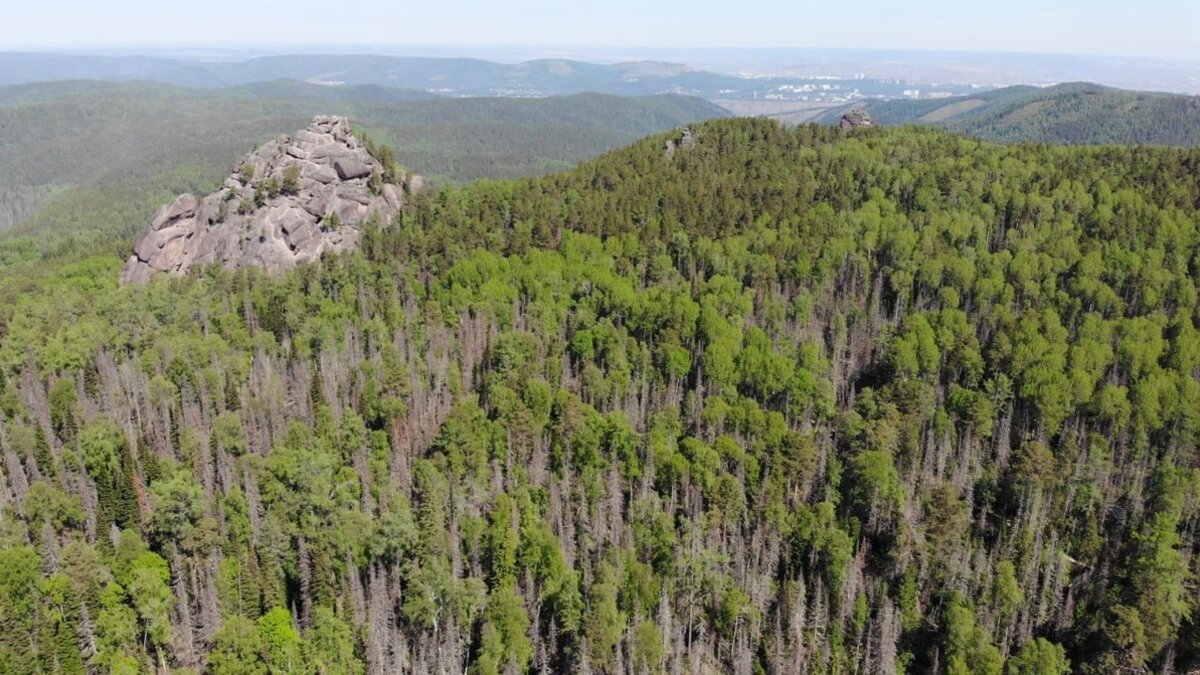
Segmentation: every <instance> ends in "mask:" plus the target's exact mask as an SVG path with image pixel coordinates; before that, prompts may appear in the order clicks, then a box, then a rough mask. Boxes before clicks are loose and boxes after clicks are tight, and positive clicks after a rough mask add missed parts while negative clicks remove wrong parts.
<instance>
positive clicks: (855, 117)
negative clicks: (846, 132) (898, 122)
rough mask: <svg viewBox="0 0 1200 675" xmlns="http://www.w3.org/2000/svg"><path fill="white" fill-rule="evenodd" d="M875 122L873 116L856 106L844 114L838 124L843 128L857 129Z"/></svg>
mask: <svg viewBox="0 0 1200 675" xmlns="http://www.w3.org/2000/svg"><path fill="white" fill-rule="evenodd" d="M873 124H874V122H872V121H871V116H870V115H868V114H867V111H866V110H863V109H862V108H855V109H854V110H851V111H850V112H848V113H846V114H845V115H842V120H841V121H840V122H838V126H839V127H841V128H843V129H857V128H858V127H869V126H872V125H873Z"/></svg>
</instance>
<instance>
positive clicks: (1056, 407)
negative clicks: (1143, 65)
mask: <svg viewBox="0 0 1200 675" xmlns="http://www.w3.org/2000/svg"><path fill="white" fill-rule="evenodd" d="M691 130H692V133H693V137H694V143H693V145H692V146H691V147H689V148H684V147H683V146H678V147H677V148H676V150H675V152H674V153H673V154H669V155H668V154H667V153H664V151H663V148H664V143H665V141H666V140H667V137H665V136H659V137H655V138H651V139H648V140H646V141H645V142H643V143H639V144H638V145H635V146H634V147H632V148H630V149H628V150H626V151H623V152H620V153H617V154H614V155H611V156H606V157H602V158H600V159H597V160H595V161H593V162H589V163H587V164H584V165H582V166H581V167H579V168H578V169H576V170H574V171H572V172H569V173H565V174H561V175H556V176H548V177H544V178H539V179H531V180H523V181H502V182H486V183H479V184H476V185H472V186H469V187H466V188H462V189H452V190H444V191H435V192H430V193H427V194H423V195H416V196H413V197H412V198H411V200H410V203H409V204H408V206H407V207H406V209H405V211H404V213H403V215H402V217H401V218H399V219H397V221H396V222H394V223H391V224H388V225H386V226H372V227H371V228H368V229H367V230H366V231H364V232H363V247H362V250H360V251H357V252H351V253H347V254H344V255H340V256H329V257H327V259H324V260H322V261H319V262H317V263H314V264H312V265H307V266H304V267H302V268H300V269H296V270H294V271H291V272H287V273H283V274H278V275H267V274H265V273H262V272H261V271H259V270H241V271H236V272H231V271H225V270H216V269H214V270H207V271H205V272H203V273H199V274H194V275H191V276H188V277H186V278H182V279H163V280H158V281H155V282H153V283H150V284H147V285H145V286H140V287H129V288H122V287H118V286H117V285H116V284H115V282H113V278H115V274H116V267H117V264H118V262H119V261H117V260H115V259H114V260H108V261H107V262H106V261H103V260H101V259H100V257H92V258H84V259H75V260H73V261H72V260H68V259H64V260H63V261H61V262H60V263H55V264H48V265H47V267H46V269H44V270H40V271H39V272H38V275H34V276H32V277H30V278H25V276H26V275H25V271H24V270H17V269H14V270H10V271H0V294H3V293H11V294H12V295H8V296H5V297H12V298H14V301H13V302H11V303H6V304H5V303H0V382H2V385H0V416H2V419H0V445H3V452H2V453H0V455H2V457H0V467H2V468H0V471H2V472H3V473H2V474H0V476H2V477H0V482H2V485H0V499H3V500H6V501H4V503H5V505H6V506H5V511H4V513H3V514H0V554H2V555H0V568H2V569H4V570H5V571H8V570H10V569H11V570H12V572H11V573H10V574H7V575H0V577H3V579H0V586H3V589H0V602H2V603H4V605H3V606H2V607H0V610H3V611H0V622H7V623H4V625H3V629H4V630H3V631H2V632H0V642H3V645H0V646H2V647H3V649H5V650H7V651H5V652H4V656H3V658H6V659H8V661H7V662H5V663H4V666H5V667H6V668H9V669H13V668H17V669H18V670H17V671H16V672H21V671H20V670H19V668H23V667H25V666H24V665H23V664H26V663H29V664H36V665H33V666H29V667H28V668H27V669H31V670H36V669H37V668H43V670H51V668H49V667H43V665H42V664H47V663H56V662H57V663H60V664H68V665H65V666H63V668H62V669H63V670H65V669H67V668H68V667H70V668H74V667H75V666H76V665H79V664H80V663H82V661H83V660H84V658H85V657H84V654H87V655H88V656H87V657H86V658H87V660H88V663H86V664H83V666H82V667H85V668H92V669H95V670H98V671H114V672H144V671H148V670H153V669H162V668H164V667H165V668H170V667H174V666H185V665H186V666H188V667H198V668H207V669H209V670H211V671H213V672H250V673H254V672H315V673H321V672H328V673H332V672H349V673H363V672H373V671H374V670H381V671H393V670H413V671H419V672H424V671H430V672H435V671H438V670H447V671H449V670H454V671H456V672H458V671H459V670H460V669H465V670H467V671H468V672H494V673H503V672H526V671H534V670H538V671H546V672H576V671H581V670H584V669H590V670H593V671H597V672H616V671H620V670H623V669H627V668H633V669H636V670H637V671H639V672H673V671H680V672H688V671H691V670H697V669H709V670H713V671H719V672H725V671H730V672H743V671H746V672H792V671H794V670H805V671H812V672H824V671H831V672H854V671H857V672H874V671H875V670H884V669H886V668H887V667H890V665H895V666H896V667H903V668H904V669H906V671H907V672H925V671H935V670H940V671H943V672H972V673H976V672H978V673H998V672H1002V671H1003V670H1004V668H1007V669H1008V670H1009V671H1011V672H1042V671H1045V672H1065V669H1066V668H1067V667H1070V668H1071V669H1072V670H1073V671H1076V672H1095V673H1100V672H1117V671H1119V670H1120V669H1121V668H1125V669H1143V670H1171V671H1173V672H1187V671H1188V670H1189V669H1193V668H1194V667H1195V664H1197V663H1200V661H1197V659H1198V656H1197V653H1198V652H1197V650H1196V649H1195V646H1194V643H1195V642H1196V640H1195V635H1196V627H1195V604H1196V598H1195V593H1194V585H1195V584H1194V580H1195V578H1196V573H1197V562H1196V561H1197V560H1198V559H1200V558H1198V557H1197V555H1196V550H1195V541H1194V540H1195V537H1194V535H1193V530H1194V529H1195V528H1194V523H1195V522H1196V518H1197V515H1198V513H1200V511H1198V505H1200V478H1198V475H1200V474H1197V468H1196V457H1197V456H1200V455H1198V454H1197V452H1196V450H1197V440H1198V439H1200V433H1198V432H1200V413H1198V412H1197V411H1200V384H1198V382H1197V375H1198V373H1200V371H1198V370H1197V368H1198V367H1200V346H1198V345H1200V341H1197V336H1198V335H1200V331H1197V329H1196V327H1195V323H1196V320H1197V317H1198V316H1200V293H1198V292H1197V291H1196V284H1195V279H1194V277H1195V270H1196V269H1197V261H1196V260H1195V258H1196V256H1195V251H1196V250H1197V243H1198V242H1200V229H1198V228H1197V223H1200V220H1198V219H1197V218H1196V214H1197V211H1198V208H1200V207H1198V205H1200V201H1197V199H1196V195H1197V194H1200V183H1198V182H1197V174H1196V172H1195V171H1194V168H1195V166H1198V165H1200V163H1198V162H1200V160H1198V159H1197V155H1196V152H1195V151H1182V150H1166V149H1145V148H1140V149H1136V150H1134V149H1128V148H1099V149H1064V148H1054V147H1046V146H1014V147H996V146H990V145H985V144H981V143H978V142H976V141H971V140H969V139H964V138H960V137H954V136H950V135H947V134H943V133H938V132H933V131H929V130H921V129H904V130H859V131H855V132H853V133H843V132H840V131H835V130H830V129H824V128H819V127H802V128H796V129H785V128H782V127H779V126H776V125H774V124H772V123H769V122H766V121H762V120H731V121H722V122H719V123H711V124H700V125H694V126H693V127H692V128H691ZM679 133H682V132H679ZM373 142H375V143H378V142H379V141H373ZM280 189H282V187H281V188H280ZM143 535H144V536H145V537H146V539H145V540H143V539H142V536H143ZM185 601H186V603H187V604H186V605H185V604H181V603H183V602H185ZM10 610H11V611H10ZM293 615H294V616H293ZM85 617H86V621H90V622H91V625H92V626H93V628H92V633H93V634H92V635H91V639H92V641H93V642H94V645H95V652H94V653H92V652H89V651H84V645H88V644H90V643H88V642H86V640H87V638H88V636H87V635H86V633H85V632H84V631H81V630H74V629H76V628H82V627H84V626H85V625H88V624H87V623H86V622H85ZM181 621H188V622H190V624H183V623H180V622H181ZM14 634H15V635H19V636H21V637H22V639H20V640H15V639H10V638H9V636H10V635H14ZM1031 635H1032V636H1038V637H1034V638H1032V639H1028V636H1031ZM189 637H190V640H191V641H190V643H189ZM1051 637H1052V638H1053V639H1054V640H1056V641H1060V642H1061V646H1060V645H1059V644H1055V643H1052V642H1050V641H1049V639H1050V638H1051ZM4 640H7V642H4ZM189 644H190V645H191V647H190V648H189V646H188V645H189ZM189 649H192V650H194V651H189ZM1004 649H1008V653H1009V659H1008V661H1007V663H1005V661H1004V660H1003V658H1002V653H1003V650H1004ZM893 657H894V660H895V663H894V664H887V663H882V662H881V661H880V659H892V658H893ZM56 659H57V661H56ZM14 664H15V665H14ZM71 664H73V665H71ZM164 664H165V665H164ZM77 669H78V668H76V670H77ZM0 670H3V668H0ZM5 672H7V670H6V671H5Z"/></svg>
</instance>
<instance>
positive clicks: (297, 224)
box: [121, 116, 420, 283]
mask: <svg viewBox="0 0 1200 675" xmlns="http://www.w3.org/2000/svg"><path fill="white" fill-rule="evenodd" d="M419 185H420V181H419V180H418V177H417V176H413V177H411V178H410V177H407V176H402V175H399V172H398V170H397V169H396V168H395V167H387V166H383V165H382V164H381V163H380V162H379V161H378V160H377V159H376V158H375V157H372V156H371V153H370V152H368V150H367V147H366V146H365V145H364V144H363V143H362V141H360V140H359V139H358V138H357V137H356V136H354V135H353V134H352V133H351V132H350V123H349V121H348V120H347V119H346V118H345V117H336V116H318V117H315V118H314V119H313V121H312V123H311V124H309V125H308V127H307V128H305V129H303V130H302V131H299V132H297V133H296V134H294V135H293V136H287V135H283V136H280V137H279V138H277V139H276V140H274V141H271V142H268V143H266V144H264V145H262V146H260V147H259V148H258V149H257V150H255V151H254V152H251V153H250V154H248V155H246V156H245V157H244V158H243V159H242V161H241V162H240V163H239V164H238V166H237V168H236V169H235V171H234V172H233V173H232V174H230V176H229V177H228V178H226V179H225V182H224V183H223V184H222V187H221V189H219V190H217V191H216V192H214V193H212V194H210V195H208V196H207V197H204V198H203V199H198V198H197V197H196V196H195V195H190V194H183V195H179V196H178V197H176V198H175V200H174V201H172V202H171V203H170V204H167V205H164V206H163V207H162V208H160V209H159V210H158V213H156V214H155V216H154V218H153V220H152V221H151V223H150V227H149V229H147V231H146V233H145V234H143V235H142V237H141V239H139V240H138V242H137V243H136V244H135V245H134V247H133V255H131V256H130V257H129V259H128V260H127V261H126V263H125V267H124V269H123V270H122V271H121V282H122V283H144V282H146V281H148V280H149V279H150V278H151V277H153V276H154V275H155V274H158V273H167V274H184V273H186V272H187V271H188V270H190V269H192V268H194V267H204V266H207V265H213V264H216V265H220V266H221V267H224V268H227V269H233V268H238V267H248V266H259V267H263V268H265V269H267V270H268V271H270V272H277V271H280V270H283V269H287V268H290V267H293V266H295V265H298V264H300V263H304V262H309V261H312V260H317V259H319V258H320V257H321V256H322V255H324V254H325V253H337V252H341V251H346V250H349V249H352V248H354V247H356V246H357V245H358V243H359V239H360V237H361V232H362V226H363V225H364V224H365V223H366V222H367V221H368V220H370V219H372V218H375V219H377V220H378V221H379V222H380V223H387V222H388V221H390V220H391V219H392V217H393V216H395V215H396V213H397V212H398V211H399V210H400V208H401V206H403V204H404V199H405V196H406V195H407V194H408V192H409V191H410V190H412V189H416V188H418V187H419Z"/></svg>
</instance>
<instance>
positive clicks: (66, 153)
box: [0, 80, 728, 263]
mask: <svg viewBox="0 0 1200 675" xmlns="http://www.w3.org/2000/svg"><path fill="white" fill-rule="evenodd" d="M328 112H339V113H341V114H346V115H349V116H351V117H352V118H353V119H354V121H355V123H356V124H357V125H358V126H360V127H362V128H364V129H366V130H367V131H368V132H369V133H370V134H371V135H372V136H373V137H375V138H377V139H378V140H379V142H381V143H389V144H391V145H393V146H394V147H395V148H396V154H397V158H398V159H399V161H400V162H401V163H403V164H404V165H406V166H407V167H409V168H411V169H412V170H414V171H416V172H417V173H420V174H422V175H423V176H425V177H426V178H428V179H430V180H432V181H434V182H436V183H442V184H451V183H457V182H465V181H470V180H475V179H478V178H515V177H518V176H531V175H537V174H544V173H548V172H550V171H555V170H563V169H567V168H569V167H571V166H574V165H575V164H576V163H578V162H580V161H582V160H584V159H589V158H592V157H595V156H596V155H598V154H600V153H602V152H605V151H607V150H612V149H614V148H617V147H620V146H622V145H625V144H627V143H629V142H631V141H634V140H636V139H638V138H641V137H643V136H645V135H647V134H651V133H657V132H661V131H665V130H667V129H671V128H674V127H676V126H679V125H681V124H687V123H691V122H696V121H699V120H704V119H709V118H712V117H724V116H726V115H727V114H728V113H727V112H726V111H724V110H723V109H721V108H718V107H717V106H715V105H713V104H711V103H708V102H706V101H703V100H701V99H697V98H690V97H686V96H674V95H664V96H647V97H617V96H606V95H599V94H587V95H578V96H565V97H557V98H544V99H490V98H474V99H442V98H437V97H436V96H434V95H432V94H428V93H425V92H420V91H413V90H405V89H392V88H386V87H377V86H367V85H364V86H346V87H330V86H319V85H313V84H307V83H304V82H298V81H294V80H283V81H272V82H259V83H252V84H246V85H241V86H236V87H229V88H225V89H218V90H199V89H189V88H185V87H177V86H170V85H164V84H155V83H148V82H120V83H111V82H110V83H105V82H90V81H73V82H49V83H38V84H28V85H16V86H10V87H0V263H3V262H5V261H6V260H10V259H13V258H18V259H20V258H25V257H28V256H30V255H34V254H45V253H47V252H48V253H50V254H56V253H59V252H63V251H71V250H76V249H88V248H95V247H96V246H97V245H98V244H99V245H107V244H109V243H110V242H112V241H113V240H114V239H115V238H120V239H121V240H122V241H121V244H120V246H121V247H124V245H125V244H124V240H125V239H127V238H129V237H131V236H133V235H134V234H135V233H136V232H139V231H141V229H142V228H144V227H145V225H146V223H147V222H149V220H150V218H151V216H153V214H154V210H155V209H156V208H157V207H158V206H159V205H160V204H162V203H163V202H165V201H169V200H170V199H171V198H172V197H173V196H174V195H176V194H179V193H182V192H192V193H198V194H199V193H206V192H209V191H211V190H213V189H214V188H215V187H216V186H217V185H218V184H219V183H220V181H221V180H222V179H223V178H224V177H225V176H226V175H228V173H229V170H230V168H231V166H232V164H233V162H234V161H236V160H237V158H238V157H240V156H241V155H242V154H244V153H245V152H246V151H248V150H250V149H252V148H254V147H255V146H257V145H258V144H260V143H261V142H263V141H265V140H267V139H270V138H272V137H274V136H276V135H278V134H279V133H282V132H281V130H292V129H296V128H300V127H303V126H304V125H305V124H306V123H307V122H308V120H309V119H310V118H311V117H312V116H313V115H315V114H323V113H328ZM114 250H115V249H114Z"/></svg>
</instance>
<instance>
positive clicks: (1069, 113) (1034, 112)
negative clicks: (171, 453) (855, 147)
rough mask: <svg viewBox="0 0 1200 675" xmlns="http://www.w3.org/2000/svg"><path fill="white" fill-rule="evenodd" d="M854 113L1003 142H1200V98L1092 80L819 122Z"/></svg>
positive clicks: (874, 105) (885, 105)
mask: <svg viewBox="0 0 1200 675" xmlns="http://www.w3.org/2000/svg"><path fill="white" fill-rule="evenodd" d="M853 108H862V109H865V110H866V111H867V112H868V113H869V114H870V116H871V118H872V119H873V120H874V122H875V123H876V124H882V125H901V124H924V125H930V126H937V127H941V128H943V129H948V130H950V131H957V132H960V133H965V134H969V135H971V136H976V137H979V138H983V139H986V140H991V141H997V142H1002V143H1013V142H1022V141H1034V142H1041V143H1066V144H1074V145H1097V144H1106V143H1134V144H1149V145H1176V146H1196V145H1200V96H1181V95H1176V94H1160V93H1150V92H1139V91H1126V90H1123V89H1113V88H1110V87H1102V86H1099V85H1095V84H1089V83H1069V84H1061V85H1056V86H1053V87H1044V88H1040V87H1006V88H1003V89H994V90H992V91H987V92H983V93H979V94H972V95H970V96H959V97H953V98H943V99H935V100H917V101H911V100H893V101H878V100H876V101H863V102H859V103H855V104H853V105H848V106H840V107H835V108H831V109H828V110H826V111H825V112H824V113H822V114H820V115H818V116H817V117H815V118H814V119H813V121H816V122H823V123H836V122H837V121H838V120H839V119H840V118H841V116H842V115H844V114H845V113H846V112H847V111H849V110H851V109H853Z"/></svg>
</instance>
